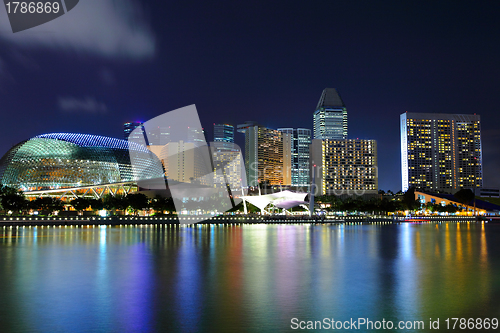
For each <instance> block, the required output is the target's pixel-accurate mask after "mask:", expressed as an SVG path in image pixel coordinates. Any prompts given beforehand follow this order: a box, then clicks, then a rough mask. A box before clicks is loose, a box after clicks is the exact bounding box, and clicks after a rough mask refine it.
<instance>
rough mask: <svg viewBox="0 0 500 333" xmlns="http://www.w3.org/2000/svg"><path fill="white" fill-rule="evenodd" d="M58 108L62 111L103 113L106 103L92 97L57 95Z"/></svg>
mask: <svg viewBox="0 0 500 333" xmlns="http://www.w3.org/2000/svg"><path fill="white" fill-rule="evenodd" d="M58 105H59V109H60V110H61V111H64V112H85V113H105V112H106V111H107V110H108V107H107V106H106V104H104V103H102V102H99V101H97V100H96V99H95V98H94V97H86V98H84V99H77V98H74V97H59V100H58Z"/></svg>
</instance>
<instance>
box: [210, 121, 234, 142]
mask: <svg viewBox="0 0 500 333" xmlns="http://www.w3.org/2000/svg"><path fill="white" fill-rule="evenodd" d="M214 142H227V143H233V142H234V127H233V125H228V124H214Z"/></svg>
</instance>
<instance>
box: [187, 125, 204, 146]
mask: <svg viewBox="0 0 500 333" xmlns="http://www.w3.org/2000/svg"><path fill="white" fill-rule="evenodd" d="M187 141H188V142H197V143H201V144H206V140H205V132H204V131H203V128H196V127H188V140H187Z"/></svg>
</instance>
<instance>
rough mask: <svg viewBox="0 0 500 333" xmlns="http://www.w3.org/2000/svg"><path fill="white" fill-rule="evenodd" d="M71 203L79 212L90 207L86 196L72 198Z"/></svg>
mask: <svg viewBox="0 0 500 333" xmlns="http://www.w3.org/2000/svg"><path fill="white" fill-rule="evenodd" d="M70 204H71V206H73V208H74V209H75V210H76V211H77V212H81V211H82V210H85V209H87V208H89V207H90V202H89V200H88V199H85V198H76V199H73V200H71V202H70Z"/></svg>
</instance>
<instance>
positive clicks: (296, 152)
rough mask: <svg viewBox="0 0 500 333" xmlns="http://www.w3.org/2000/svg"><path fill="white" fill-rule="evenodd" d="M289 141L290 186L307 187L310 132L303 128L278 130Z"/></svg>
mask: <svg viewBox="0 0 500 333" xmlns="http://www.w3.org/2000/svg"><path fill="white" fill-rule="evenodd" d="M278 131H280V132H283V133H287V134H289V135H290V139H291V147H290V150H291V151H290V154H291V184H292V186H308V185H309V182H310V180H309V145H310V144H311V130H310V129H305V128H278Z"/></svg>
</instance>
